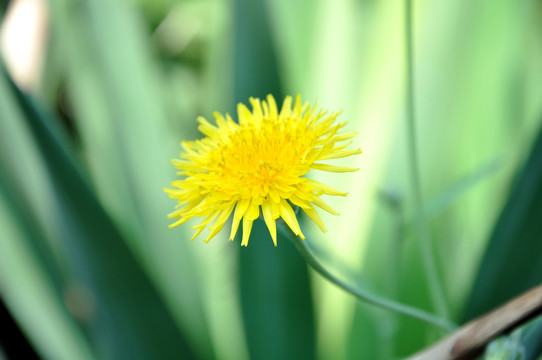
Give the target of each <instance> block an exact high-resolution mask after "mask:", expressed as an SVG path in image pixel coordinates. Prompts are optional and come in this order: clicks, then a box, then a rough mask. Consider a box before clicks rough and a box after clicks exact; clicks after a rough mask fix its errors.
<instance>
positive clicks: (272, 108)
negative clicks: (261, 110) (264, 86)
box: [267, 94, 278, 118]
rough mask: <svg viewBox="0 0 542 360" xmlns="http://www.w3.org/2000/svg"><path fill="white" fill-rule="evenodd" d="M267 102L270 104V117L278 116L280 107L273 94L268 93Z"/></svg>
mask: <svg viewBox="0 0 542 360" xmlns="http://www.w3.org/2000/svg"><path fill="white" fill-rule="evenodd" d="M267 103H268V104H269V117H270V118H276V117H277V116H278V109H277V103H276V102H275V98H274V97H273V95H271V94H269V95H267Z"/></svg>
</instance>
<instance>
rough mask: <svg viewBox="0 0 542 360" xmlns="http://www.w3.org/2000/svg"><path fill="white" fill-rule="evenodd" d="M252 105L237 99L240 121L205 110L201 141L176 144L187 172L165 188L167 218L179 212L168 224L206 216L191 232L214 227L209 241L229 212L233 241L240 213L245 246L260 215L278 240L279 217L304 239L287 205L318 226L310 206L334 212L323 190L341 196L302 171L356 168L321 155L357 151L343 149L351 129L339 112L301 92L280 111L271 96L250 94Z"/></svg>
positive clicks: (182, 171)
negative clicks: (170, 206)
mask: <svg viewBox="0 0 542 360" xmlns="http://www.w3.org/2000/svg"><path fill="white" fill-rule="evenodd" d="M250 103H251V105H252V111H250V110H249V109H248V108H247V107H246V106H245V105H243V104H239V105H238V107H237V112H238V116H239V123H236V122H234V121H233V120H232V119H231V117H230V116H229V115H227V114H226V117H225V118H224V116H222V115H221V114H219V113H216V112H215V113H214V114H213V115H214V117H215V122H216V126H215V125H212V124H210V123H209V122H208V121H207V120H205V119H204V118H203V117H199V118H198V122H199V123H200V125H199V130H200V131H201V132H202V133H203V134H204V135H205V136H206V137H205V138H203V139H201V140H196V141H185V142H182V143H181V146H182V147H183V149H184V152H182V153H181V154H180V158H181V159H174V160H172V164H173V165H174V166H175V167H176V168H177V169H178V170H180V171H179V172H178V175H181V176H183V177H184V179H182V180H175V181H173V182H172V183H171V186H172V187H174V188H175V189H164V191H165V192H166V193H167V194H168V195H169V197H170V198H172V199H177V200H178V202H179V203H178V205H177V207H176V210H175V211H173V212H172V213H170V214H169V216H168V217H169V218H176V219H179V220H178V221H176V222H175V223H173V224H171V225H170V226H169V227H170V228H171V227H174V226H177V225H180V224H183V223H185V222H186V221H188V220H190V219H191V218H193V217H203V219H202V221H201V223H200V224H198V225H196V226H193V227H192V228H193V229H196V230H197V231H196V234H195V235H194V237H193V238H192V240H193V239H194V238H196V236H198V235H199V234H200V233H201V232H202V231H203V229H204V228H205V227H207V226H208V225H209V224H211V223H212V222H213V221H214V224H213V225H211V226H209V230H210V231H211V233H210V234H209V236H208V237H207V239H205V242H207V241H209V240H210V239H211V238H212V237H213V236H215V235H216V234H217V233H218V232H219V231H220V230H221V229H222V227H223V226H224V224H225V223H226V221H227V220H228V218H229V217H230V215H231V213H232V212H233V224H232V228H231V234H230V240H233V239H234V237H235V234H236V233H237V229H238V228H239V223H240V222H241V220H243V239H242V241H241V245H244V246H246V245H247V244H248V240H249V237H250V232H251V230H252V223H253V221H254V220H256V219H257V218H258V217H259V216H260V210H261V213H262V215H263V219H264V220H265V223H266V225H267V227H268V228H269V232H270V233H271V237H272V239H273V242H274V244H275V246H276V245H277V231H276V220H277V219H278V218H279V217H280V218H282V219H283V220H284V221H285V222H286V224H288V226H289V227H290V229H292V231H293V232H294V233H295V234H296V235H299V236H300V237H301V238H303V239H304V238H305V237H304V236H303V233H302V232H301V229H300V228H299V223H298V222H297V218H296V214H295V212H294V210H293V208H292V205H294V206H298V207H299V208H301V209H302V210H303V211H304V212H305V213H306V214H307V215H308V216H309V217H310V218H311V219H312V220H313V221H314V222H315V223H316V224H317V225H318V226H319V227H320V229H321V230H322V231H324V232H325V231H326V228H325V226H324V223H323V222H322V219H321V218H320V216H319V215H318V213H317V212H316V210H315V209H314V207H313V205H316V206H318V207H320V208H322V209H324V210H326V211H328V212H330V213H331V214H334V215H338V213H337V212H335V210H333V209H332V208H331V207H329V206H328V205H327V204H326V203H324V201H322V199H320V196H321V195H336V196H346V193H343V192H340V191H338V190H335V189H333V188H331V187H329V186H327V185H325V184H322V183H320V182H317V181H315V180H311V179H308V178H306V177H304V175H306V174H307V173H308V172H309V171H310V170H311V169H315V170H323V171H331V172H350V171H356V170H358V169H354V168H349V167H341V166H334V165H328V164H322V163H319V162H318V161H321V160H329V159H336V158H341V157H345V156H350V155H354V154H359V153H361V151H360V150H359V149H357V150H345V149H346V147H348V145H350V143H344V141H345V140H348V139H350V138H352V137H354V136H355V135H356V134H355V133H349V134H342V133H340V130H341V128H343V127H344V125H346V122H343V123H336V119H337V116H338V115H339V114H340V112H334V113H331V114H329V115H328V114H327V113H326V112H324V111H322V110H320V111H318V112H317V111H316V106H314V107H310V106H308V105H307V104H306V103H305V104H302V103H301V98H300V96H299V95H298V96H297V97H296V100H295V104H294V105H293V108H292V98H291V97H290V96H288V97H286V99H285V100H284V103H283V105H282V109H281V110H280V112H279V111H278V108H277V104H276V102H275V99H274V98H273V96H271V95H268V96H267V101H265V100H264V101H260V99H254V98H250Z"/></svg>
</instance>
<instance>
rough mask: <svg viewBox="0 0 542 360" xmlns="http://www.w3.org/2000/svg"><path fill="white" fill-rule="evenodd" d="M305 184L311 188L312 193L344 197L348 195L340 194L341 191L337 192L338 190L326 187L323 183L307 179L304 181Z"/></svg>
mask: <svg viewBox="0 0 542 360" xmlns="http://www.w3.org/2000/svg"><path fill="white" fill-rule="evenodd" d="M305 184H306V185H308V186H310V187H312V189H313V190H314V191H316V192H321V193H322V194H326V195H334V196H346V195H348V193H345V192H342V191H339V190H335V189H334V188H332V187H331V186H328V185H326V184H323V183H321V182H319V181H316V180H312V179H307V180H306V181H305Z"/></svg>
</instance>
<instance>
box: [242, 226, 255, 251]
mask: <svg viewBox="0 0 542 360" xmlns="http://www.w3.org/2000/svg"><path fill="white" fill-rule="evenodd" d="M253 221H254V220H249V219H243V240H242V241H241V246H247V245H248V239H249V238H250V232H251V231H252V222H253Z"/></svg>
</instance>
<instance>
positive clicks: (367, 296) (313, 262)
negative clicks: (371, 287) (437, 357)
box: [283, 226, 456, 331]
mask: <svg viewBox="0 0 542 360" xmlns="http://www.w3.org/2000/svg"><path fill="white" fill-rule="evenodd" d="M283 229H284V230H285V231H286V232H287V233H288V235H289V237H290V239H291V240H292V242H293V243H294V245H295V246H296V248H297V249H298V250H299V252H300V253H301V255H302V256H303V258H304V259H305V261H306V262H307V264H308V265H309V266H310V267H311V268H313V269H314V271H316V272H317V273H319V274H320V275H322V276H323V277H324V278H326V279H327V280H329V281H331V282H332V283H333V284H335V285H337V286H338V287H340V288H341V289H343V290H345V291H346V292H348V293H350V294H352V295H354V296H355V297H356V298H358V299H359V300H361V301H364V302H367V303H370V304H373V305H375V306H378V307H380V308H383V309H386V310H390V311H394V312H397V313H400V314H403V315H407V316H410V317H413V318H415V319H418V320H421V321H424V322H426V323H429V324H431V325H434V326H437V327H439V328H441V329H443V330H445V331H452V330H454V329H455V328H456V325H455V324H453V323H452V322H450V321H448V320H446V319H443V318H439V317H437V316H435V315H432V314H430V313H428V312H425V311H423V310H421V309H417V308H415V307H412V306H408V305H405V304H401V303H399V302H395V301H393V300H390V299H386V298H383V297H380V296H378V295H375V294H372V293H370V292H368V291H367V290H364V289H360V288H357V287H355V286H352V285H350V284H347V283H346V282H344V281H342V280H340V279H339V278H337V277H336V276H335V275H333V274H332V273H330V272H329V271H328V270H327V269H326V268H325V267H324V266H323V265H322V263H320V261H318V259H316V257H315V256H314V254H313V252H312V251H311V249H309V247H308V246H307V244H306V240H301V239H300V238H299V237H298V236H296V235H295V234H294V233H292V231H291V230H290V229H289V228H287V226H283Z"/></svg>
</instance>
